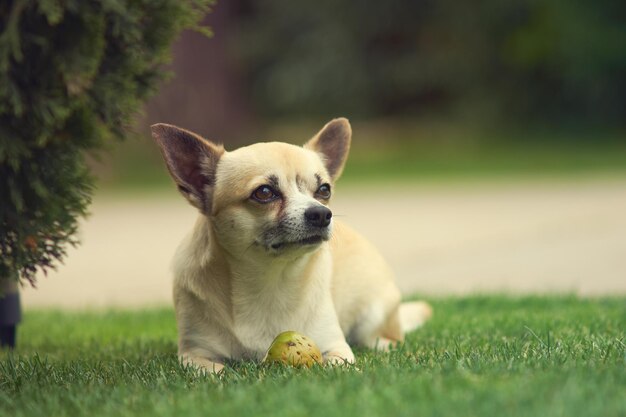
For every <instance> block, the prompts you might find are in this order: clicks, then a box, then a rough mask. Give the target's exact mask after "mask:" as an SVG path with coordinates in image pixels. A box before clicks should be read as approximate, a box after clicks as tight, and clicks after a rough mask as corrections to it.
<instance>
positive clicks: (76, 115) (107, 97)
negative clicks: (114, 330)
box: [0, 0, 212, 282]
mask: <svg viewBox="0 0 626 417" xmlns="http://www.w3.org/2000/svg"><path fill="white" fill-rule="evenodd" d="M211 3H212V1H211V0H185V1H179V0H103V1H87V0H63V1H61V0H10V1H3V2H1V3H0V279H6V278H11V279H17V278H18V276H20V275H21V277H22V278H25V279H27V280H30V281H31V282H33V280H34V274H35V272H36V270H37V268H41V269H42V270H44V271H45V270H46V269H47V268H49V267H53V266H54V263H55V262H56V261H59V260H61V259H62V257H63V255H64V254H65V248H66V246H67V244H76V238H75V236H74V235H75V232H76V227H77V218H78V217H80V216H83V215H85V213H86V209H87V206H88V204H89V201H90V196H91V192H92V188H93V181H92V178H91V177H90V175H89V172H88V170H87V169H86V167H85V163H84V159H83V155H84V152H85V151H90V150H95V149H98V148H100V147H102V146H103V145H104V144H105V143H106V141H108V140H111V139H115V138H117V139H122V138H123V137H124V135H125V133H126V132H127V130H128V127H129V126H130V123H131V121H132V118H133V116H134V115H135V114H136V112H137V111H138V109H139V107H140V105H141V103H142V102H143V101H144V100H145V99H146V98H147V97H148V96H149V95H150V94H151V93H153V92H154V91H155V88H156V86H157V84H158V81H159V80H160V79H162V78H163V76H164V75H165V71H164V69H163V64H164V63H165V62H167V60H168V54H169V47H170V45H171V43H172V42H173V40H174V39H175V37H176V36H177V34H178V33H179V32H180V31H181V30H182V29H183V28H187V27H188V28H195V29H197V30H201V31H204V32H205V33H206V31H207V29H206V28H201V27H199V26H198V24H199V21H200V19H201V18H202V16H203V15H204V14H205V13H206V11H207V10H208V7H209V5H210V4H211Z"/></svg>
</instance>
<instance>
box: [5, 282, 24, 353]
mask: <svg viewBox="0 0 626 417" xmlns="http://www.w3.org/2000/svg"><path fill="white" fill-rule="evenodd" d="M21 320H22V310H21V308H20V293H19V288H18V285H17V281H15V280H13V279H6V278H0V347H3V348H4V347H9V348H14V347H15V336H16V332H17V325H18V324H19V322H20V321H21Z"/></svg>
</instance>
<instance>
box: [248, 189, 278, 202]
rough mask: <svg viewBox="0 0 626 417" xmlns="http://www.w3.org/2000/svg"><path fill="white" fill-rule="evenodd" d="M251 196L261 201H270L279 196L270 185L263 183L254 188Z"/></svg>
mask: <svg viewBox="0 0 626 417" xmlns="http://www.w3.org/2000/svg"><path fill="white" fill-rule="evenodd" d="M250 197H251V198H252V199H254V200H256V201H258V202H259V203H269V202H270V201H272V200H274V199H275V198H276V197H278V193H276V191H274V189H273V188H272V187H270V186H269V185H262V186H260V187H259V188H257V189H256V190H254V191H253V192H252V195H251V196H250Z"/></svg>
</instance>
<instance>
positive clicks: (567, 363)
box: [0, 296, 626, 417]
mask: <svg viewBox="0 0 626 417" xmlns="http://www.w3.org/2000/svg"><path fill="white" fill-rule="evenodd" d="M432 303H433V305H434V307H435V317H434V319H433V320H432V321H431V322H430V323H428V324H427V325H426V326H425V327H424V328H422V329H421V330H419V331H417V332H415V333H413V334H411V335H410V336H409V337H408V340H407V341H406V344H405V345H404V346H403V347H402V348H400V349H398V350H396V351H393V352H391V353H387V354H374V353H372V352H369V351H357V367H358V369H355V368H348V369H345V368H344V369H342V368H332V369H326V368H315V369H312V370H297V369H290V368H283V367H276V366H275V367H264V366H260V365H257V364H252V363H238V364H233V366H232V367H231V368H229V369H228V370H227V371H226V373H225V374H224V375H223V376H221V377H214V376H207V377H205V376H197V375H195V374H194V373H193V372H192V371H191V370H190V369H184V368H182V367H181V366H180V365H179V363H178V362H177V359H176V331H175V322H174V318H173V312H172V310H171V309H151V310H146V311H134V312H133V311H110V312H78V313H76V312H52V311H27V312H26V317H25V321H24V324H23V326H22V328H21V329H20V335H19V337H20V340H19V343H20V346H19V349H18V350H17V351H16V352H14V353H12V354H9V353H7V352H3V353H1V354H0V415H1V416H15V417H18V416H64V415H89V416H109V415H110V416H113V415H126V416H135V415H137V416H182V415H192V416H196V415H197V416H203V417H205V416H227V415H242V416H257V415H271V416H324V417H332V416H341V417H346V416H350V415H355V416H370V415H383V416H391V415H407V416H415V415H419V416H427V415H436V416H567V417H572V416H585V417H588V416H602V417H610V416H625V415H626V395H625V393H626V299H625V298H603V299H579V298H577V297H573V296H557V297H522V298H518V297H504V296H490V297H482V296H475V297H469V298H440V299H435V300H432Z"/></svg>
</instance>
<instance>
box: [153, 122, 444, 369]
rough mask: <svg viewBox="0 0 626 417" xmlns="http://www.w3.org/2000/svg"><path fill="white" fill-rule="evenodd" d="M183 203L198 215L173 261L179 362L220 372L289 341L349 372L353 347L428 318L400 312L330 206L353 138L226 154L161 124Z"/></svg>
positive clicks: (330, 136)
mask: <svg viewBox="0 0 626 417" xmlns="http://www.w3.org/2000/svg"><path fill="white" fill-rule="evenodd" d="M152 136H153V138H154V139H155V141H156V143H157V144H158V146H159V148H160V150H161V153H162V155H163V157H164V159H165V162H166V165H167V168H168V170H169V172H170V174H171V176H172V178H173V179H174V182H175V183H176V185H177V187H178V190H179V191H180V193H181V194H182V195H183V196H184V197H185V198H186V199H187V201H189V203H191V205H192V206H194V207H196V208H197V209H198V211H199V216H198V219H197V221H196V223H195V226H194V228H193V230H192V232H191V233H190V234H189V236H188V237H187V238H185V240H184V241H183V242H182V244H181V245H180V247H179V249H178V250H177V253H176V255H175V257H174V263H173V269H174V275H175V277H174V307H175V312H176V321H177V325H178V335H179V340H178V354H179V357H180V360H181V361H182V363H184V364H187V365H193V366H195V367H199V368H201V369H202V370H204V371H207V372H216V373H217V372H220V371H221V370H222V369H223V368H224V363H225V361H228V360H256V361H259V360H262V358H263V356H264V354H265V352H266V350H267V349H268V347H269V346H270V344H271V342H272V341H273V339H274V338H275V337H276V336H277V335H278V334H279V333H281V332H283V331H286V330H294V331H297V332H299V333H301V334H304V335H306V336H308V337H310V338H311V339H312V340H314V341H315V343H316V344H317V345H318V346H319V347H320V350H321V352H322V354H323V359H324V363H330V364H350V363H354V354H353V352H352V349H351V347H350V345H352V346H365V347H369V348H373V349H387V348H389V347H390V346H393V345H395V344H397V343H400V342H402V341H403V339H404V334H405V333H406V332H408V331H411V330H413V329H415V328H417V327H419V326H420V325H421V324H422V323H424V322H425V321H426V320H427V319H428V318H429V317H430V316H431V314H432V309H431V307H430V306H429V305H428V304H427V303H425V302H412V303H401V301H400V291H399V289H398V288H397V286H396V284H395V283H394V277H393V274H392V272H391V270H390V268H389V266H388V265H387V264H386V262H385V261H384V259H383V258H382V256H381V255H380V254H379V253H378V251H377V250H376V249H375V248H374V246H373V245H372V244H370V243H369V242H368V241H367V240H366V239H364V238H363V237H361V236H360V235H359V234H357V232H355V231H354V230H352V229H351V228H349V227H348V226H347V225H345V224H343V223H340V222H339V221H337V220H336V219H335V218H333V214H332V211H331V210H330V208H329V202H330V200H331V195H332V192H333V187H334V184H335V182H336V181H337V179H338V178H339V176H340V175H341V173H342V170H343V168H344V165H345V162H346V159H347V156H348V151H349V149H350V143H351V137H352V128H351V126H350V123H349V122H348V120H347V119H345V118H338V119H334V120H332V121H330V122H329V123H327V124H326V125H325V126H324V127H323V128H322V129H321V130H320V131H319V132H318V133H317V134H316V135H315V136H314V137H313V138H312V139H310V140H309V141H308V142H306V144H305V145H304V146H302V147H300V146H296V145H291V144H287V143H282V142H268V143H256V144H253V145H250V146H246V147H242V148H239V149H237V150H234V151H232V152H227V151H225V150H224V148H223V146H221V145H217V144H215V143H213V142H211V141H208V140H206V139H203V138H202V137H200V136H198V135H197V134H195V133H192V132H190V131H187V130H184V129H181V128H179V127H176V126H173V125H168V124H161V123H160V124H155V125H153V126H152Z"/></svg>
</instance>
